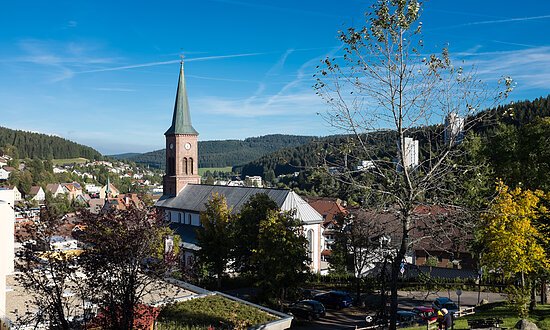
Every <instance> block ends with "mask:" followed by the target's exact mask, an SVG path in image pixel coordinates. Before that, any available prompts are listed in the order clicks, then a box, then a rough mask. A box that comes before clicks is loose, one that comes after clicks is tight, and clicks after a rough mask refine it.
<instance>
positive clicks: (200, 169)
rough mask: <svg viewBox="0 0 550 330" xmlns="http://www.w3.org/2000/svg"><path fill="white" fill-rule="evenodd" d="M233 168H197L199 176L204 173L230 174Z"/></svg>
mask: <svg viewBox="0 0 550 330" xmlns="http://www.w3.org/2000/svg"><path fill="white" fill-rule="evenodd" d="M232 169H233V168H232V167H231V166H227V167H201V168H199V175H204V173H205V172H206V171H210V172H214V171H218V172H231V170H232Z"/></svg>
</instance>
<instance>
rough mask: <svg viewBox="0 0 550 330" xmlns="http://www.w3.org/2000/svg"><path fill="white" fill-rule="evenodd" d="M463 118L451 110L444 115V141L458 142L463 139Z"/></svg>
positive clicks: (447, 142)
mask: <svg viewBox="0 0 550 330" xmlns="http://www.w3.org/2000/svg"><path fill="white" fill-rule="evenodd" d="M464 123H465V118H464V117H460V116H459V115H458V114H457V113H456V112H451V113H449V114H448V115H447V117H445V132H444V137H445V143H446V144H449V143H451V144H454V143H460V142H461V141H462V139H464Z"/></svg>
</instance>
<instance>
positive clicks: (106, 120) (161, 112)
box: [0, 0, 550, 154]
mask: <svg viewBox="0 0 550 330" xmlns="http://www.w3.org/2000/svg"><path fill="white" fill-rule="evenodd" d="M370 3H371V1H352V0H339V1H324V0H316V1H310V0H300V1H296V0H294V1H291V0H280V1H261V0H235V1H233V0H202V1H102V0H96V1H74V0H72V1H9V2H5V3H3V4H2V10H1V11H0V125H1V126H7V127H10V128H15V129H24V130H30V131H38V132H43V133H48V134H56V135H59V136H62V137H65V138H68V139H71V140H73V141H76V142H79V143H83V144H86V145H90V146H92V147H94V148H96V149H98V150H99V151H100V152H102V153H104V154H112V153H122V152H146V151H151V150H155V149H160V148H162V147H163V146H164V136H163V133H164V132H165V130H166V129H167V128H168V127H169V126H170V120H171V115H172V109H173V103H174V97H175V89H176V85H177V78H178V71H179V64H178V60H179V56H180V54H181V53H182V52H183V53H184V54H185V57H186V66H185V70H186V71H185V72H186V79H187V86H188V95H189V102H190V107H191V116H192V120H193V125H194V127H195V128H196V129H197V130H198V131H199V133H200V136H199V139H201V140H218V139H222V140H223V139H243V138H246V137H250V136H259V135H265V134H271V133H286V134H301V135H317V136H320V135H329V134H334V133H338V132H336V131H334V129H331V127H329V126H328V125H327V124H326V123H325V122H324V121H323V120H322V118H321V117H320V116H318V115H317V113H318V112H323V111H325V110H326V107H325V105H324V104H323V102H321V100H320V99H319V98H318V97H317V96H316V95H315V92H314V90H313V89H312V85H313V83H314V80H313V78H312V75H313V74H314V73H315V66H316V65H318V64H319V61H320V59H322V58H323V57H325V56H326V55H327V54H332V53H334V52H335V51H336V50H337V49H338V47H339V46H340V44H339V42H338V40H337V38H336V35H337V31H338V30H339V29H342V28H345V27H348V26H351V25H354V26H358V25H361V22H362V21H363V17H364V16H363V14H364V12H365V10H366V9H367V8H368V7H369V5H370ZM421 21H422V22H423V26H424V36H425V38H424V39H425V44H426V50H427V51H431V50H438V49H440V48H441V46H443V45H445V44H449V47H450V50H451V54H452V56H453V58H454V59H455V60H465V61H467V62H468V63H475V64H476V65H477V67H478V72H479V74H480V76H481V78H483V79H485V80H486V81H488V82H489V83H491V82H494V81H495V80H496V79H498V77H500V76H501V75H511V76H512V77H513V78H514V79H515V80H516V81H517V84H518V85H517V88H516V90H515V92H514V93H513V94H512V96H511V100H523V99H533V98H535V97H539V96H546V95H548V94H549V93H550V35H549V31H550V1H540V0H524V1H521V2H518V1H508V0H500V1H496V0H484V1H479V0H477V1H471V0H463V1H445V0H431V1H426V2H425V6H424V11H423V14H422V19H421Z"/></svg>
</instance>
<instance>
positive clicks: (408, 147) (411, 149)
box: [403, 137, 419, 168]
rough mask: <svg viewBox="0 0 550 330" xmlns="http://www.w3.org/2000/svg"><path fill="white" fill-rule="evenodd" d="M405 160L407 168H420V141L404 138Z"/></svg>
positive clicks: (404, 163)
mask: <svg viewBox="0 0 550 330" xmlns="http://www.w3.org/2000/svg"><path fill="white" fill-rule="evenodd" d="M403 142H404V147H405V159H403V165H404V166H405V167H407V168H411V167H413V168H414V167H416V166H418V151H419V149H418V140H415V139H413V138H408V137H406V138H404V141H403Z"/></svg>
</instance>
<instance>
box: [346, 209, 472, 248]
mask: <svg viewBox="0 0 550 330" xmlns="http://www.w3.org/2000/svg"><path fill="white" fill-rule="evenodd" d="M350 212H351V214H353V215H354V218H355V221H366V222H368V223H370V224H372V225H371V227H373V228H374V227H376V228H378V229H377V230H376V231H374V232H375V233H377V232H380V233H383V234H385V235H389V236H390V237H391V239H392V242H394V241H398V240H400V239H401V237H402V232H401V230H402V228H401V223H400V220H399V218H398V216H397V215H396V214H395V210H387V211H385V212H381V211H375V210H364V209H350ZM463 216H464V215H462V214H461V213H460V210H458V209H454V208H451V207H442V206H438V205H420V206H418V207H416V208H415V210H414V214H413V226H412V228H411V231H410V232H409V239H410V240H411V243H412V247H411V248H412V249H413V250H424V251H453V252H468V244H469V241H470V240H471V239H472V233H471V231H468V230H467V229H468V228H464V227H462V226H461V223H462V221H461V217H463ZM457 220H458V221H457Z"/></svg>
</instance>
